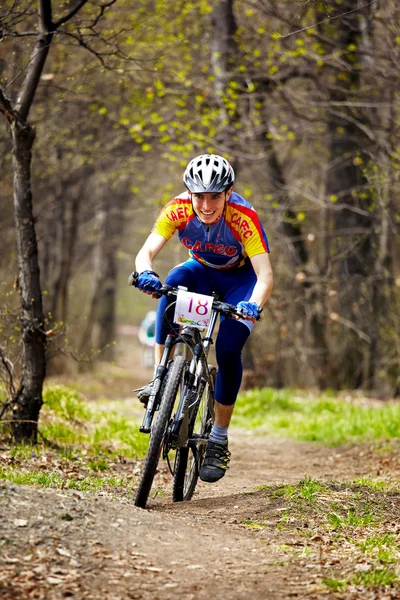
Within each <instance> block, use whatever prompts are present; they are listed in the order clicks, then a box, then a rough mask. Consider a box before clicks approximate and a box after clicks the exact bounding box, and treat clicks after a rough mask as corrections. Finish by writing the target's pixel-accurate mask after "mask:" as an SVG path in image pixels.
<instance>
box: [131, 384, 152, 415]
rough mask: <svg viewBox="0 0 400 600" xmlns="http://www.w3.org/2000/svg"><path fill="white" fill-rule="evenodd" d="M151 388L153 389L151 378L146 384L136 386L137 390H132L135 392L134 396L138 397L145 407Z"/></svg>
mask: <svg viewBox="0 0 400 600" xmlns="http://www.w3.org/2000/svg"><path fill="white" fill-rule="evenodd" d="M152 390H153V380H151V381H149V383H146V385H144V386H143V387H141V388H138V389H137V390H133V391H134V392H136V396H137V397H138V399H139V400H140V402H141V403H142V404H143V405H144V407H145V408H146V406H147V403H148V401H149V398H150V396H151V392H152Z"/></svg>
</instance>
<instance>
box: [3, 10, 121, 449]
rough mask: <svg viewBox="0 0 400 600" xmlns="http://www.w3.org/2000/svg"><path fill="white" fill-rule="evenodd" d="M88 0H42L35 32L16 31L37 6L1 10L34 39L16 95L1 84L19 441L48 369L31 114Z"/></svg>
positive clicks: (6, 24)
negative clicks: (56, 46)
mask: <svg viewBox="0 0 400 600" xmlns="http://www.w3.org/2000/svg"><path fill="white" fill-rule="evenodd" d="M87 1H88V0H78V1H77V2H75V3H74V4H73V6H72V7H71V8H69V9H68V10H67V12H65V13H64V14H63V15H62V16H60V17H59V18H58V19H54V17H53V6H52V1H51V0H39V2H38V7H37V22H38V25H37V28H35V27H33V30H31V31H26V30H24V31H23V32H21V31H19V30H18V25H19V23H20V22H24V18H26V19H27V23H28V25H30V23H31V18H32V16H33V8H31V9H30V10H28V9H26V14H25V13H21V14H20V15H16V14H15V13H13V10H14V7H12V8H11V9H9V10H7V9H3V10H2V14H1V17H2V29H3V35H5V36H7V35H9V36H13V37H18V36H19V35H26V36H28V38H29V39H33V40H34V43H33V47H32V50H31V53H30V58H29V62H28V64H27V66H26V69H25V70H24V71H23V72H22V73H19V74H18V79H22V83H21V85H20V88H19V91H18V93H17V95H16V98H15V99H12V98H11V97H9V96H8V95H7V94H6V93H5V91H4V90H3V89H0V111H1V112H2V113H3V114H4V116H5V118H6V119H7V122H8V125H9V131H10V136H11V140H12V154H13V173H14V218H15V229H16V236H17V247H18V266H19V275H18V282H19V290H20V295H21V308H22V318H21V322H22V341H23V357H22V378H21V382H20V385H19V388H18V390H17V391H16V393H15V395H14V398H13V402H12V430H13V435H14V438H15V439H16V440H31V441H36V438H37V425H38V418H39V412H40V409H41V406H42V402H43V401H42V389H43V382H44V378H45V374H46V332H45V330H44V314H43V303H42V290H41V282H40V269H39V260H38V245H37V237H36V227H35V216H34V211H33V202H32V191H31V161H32V148H33V144H34V140H35V130H34V128H33V127H32V125H31V124H30V121H29V115H30V111H31V108H32V105H33V103H34V100H35V95H36V92H37V89H38V86H39V82H40V78H41V75H42V73H43V70H44V67H45V63H46V59H47V57H48V53H49V50H50V47H51V44H52V42H53V39H54V36H55V34H56V32H57V31H58V30H60V28H61V27H62V26H63V25H64V24H66V23H67V22H69V21H70V20H71V19H72V18H73V17H74V16H75V15H76V14H77V13H78V12H79V11H80V10H81V9H82V7H83V6H84V5H85V4H86V3H87ZM111 3H112V2H111ZM109 5H110V3H108V4H107V5H103V6H101V8H100V10H101V11H103V10H104V8H105V6H109ZM16 79H17V78H16ZM12 83H13V82H12Z"/></svg>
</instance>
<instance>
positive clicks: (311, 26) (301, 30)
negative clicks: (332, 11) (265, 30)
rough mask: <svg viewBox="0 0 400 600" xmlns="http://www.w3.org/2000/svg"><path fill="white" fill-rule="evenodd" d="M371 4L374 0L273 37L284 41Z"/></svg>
mask: <svg viewBox="0 0 400 600" xmlns="http://www.w3.org/2000/svg"><path fill="white" fill-rule="evenodd" d="M372 4H375V0H371V2H367V4H363V5H362V6H359V7H357V8H353V9H352V10H348V11H347V12H344V13H342V14H340V15H336V17H331V16H329V17H328V18H327V19H322V21H318V22H317V23H314V24H313V25H308V26H307V27H302V28H301V29H296V30H295V31H291V32H290V33H285V34H282V33H276V34H275V35H276V36H279V37H280V38H282V39H285V38H288V37H290V36H292V35H296V33H302V32H303V31H307V30H308V29H315V28H316V27H318V26H319V25H323V24H324V23H328V22H330V21H335V20H337V19H342V18H343V17H346V16H347V15H350V14H352V13H355V12H360V11H361V10H362V9H363V8H368V6H371V5H372Z"/></svg>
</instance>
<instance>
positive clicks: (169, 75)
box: [0, 0, 400, 408]
mask: <svg viewBox="0 0 400 600" xmlns="http://www.w3.org/2000/svg"><path fill="white" fill-rule="evenodd" d="M46 11H47V12H46ZM46 14H47V15H49V17H48V18H47V21H46ZM38 15H39V16H38ZM65 15H68V20H65V19H64V16H65ZM55 24H56V25H57V27H55V26H54V25H55ZM38 44H39V46H38ZM40 44H41V46H40ZM50 45H51V47H50ZM49 48H50V51H49V52H48V55H47V56H46V60H45V62H44V61H43V64H42V65H41V68H37V69H36V71H35V73H36V82H35V85H34V86H33V88H32V87H31V88H30V89H31V92H32V93H31V96H30V97H29V98H28V100H26V101H25V104H24V98H25V99H26V98H27V96H26V95H25V96H24V94H26V93H27V88H29V85H31V86H32V77H33V75H32V73H33V68H34V64H35V61H37V57H38V56H39V57H40V56H43V53H44V52H47V51H48V50H49ZM399 61H400V6H399V5H398V3H397V2H396V1H395V0H381V1H379V2H378V1H368V0H365V1H362V0H334V1H329V2H328V1H326V2H325V1H321V0H315V1H314V0H306V1H303V0H302V1H295V0H293V1H286V0H279V1H278V0H258V1H257V2H256V1H252V0H247V1H243V0H222V1H219V0H210V1H205V0H199V1H197V2H182V1H181V0H163V1H158V0H141V1H135V2H127V1H126V0H116V1H115V0H111V1H110V2H106V3H105V2H100V1H95V2H89V1H86V0H81V1H80V2H77V3H74V2H70V1H68V0H67V1H66V2H64V3H58V2H54V3H53V5H52V3H51V2H50V0H41V1H40V2H39V3H37V2H29V1H24V0H21V1H19V2H18V1H11V0H6V1H5V3H3V4H2V7H1V9H0V91H1V96H0V110H1V112H2V113H3V117H4V118H1V119H0V178H1V185H0V207H1V211H0V214H1V218H0V275H1V284H0V352H1V354H0V358H1V363H2V371H3V378H4V379H5V380H6V381H7V383H8V385H9V388H10V393H11V395H13V394H14V398H15V397H16V396H18V390H17V388H18V386H21V383H20V380H19V377H20V374H21V371H22V382H23V378H24V374H23V365H24V361H25V359H26V344H27V337H29V335H28V334H30V333H29V332H32V331H33V329H35V328H37V330H38V331H39V334H40V335H41V336H42V337H43V340H42V342H41V343H42V345H43V347H45V352H46V362H47V367H46V368H47V373H49V372H66V371H67V372H73V371H74V370H77V369H83V368H89V367H90V364H91V363H93V361H95V360H97V359H101V360H110V361H112V360H118V348H119V344H120V336H119V331H121V328H122V327H123V326H124V325H127V324H136V325H137V324H139V323H140V321H141V320H142V318H143V317H144V315H145V313H146V311H147V310H149V309H152V308H154V301H152V300H151V299H149V298H147V297H146V296H144V295H143V294H139V293H138V292H136V291H135V290H132V288H128V286H127V278H128V275H129V273H130V272H131V271H132V270H133V268H134V257H135V254H136V252H137V251H138V249H139V248H140V246H141V245H142V243H143V241H144V240H145V238H146V237H147V235H148V233H149V230H150V228H151V226H152V224H153V222H154V220H155V218H156V216H157V214H158V212H159V210H160V209H161V207H162V205H163V204H165V203H166V202H167V201H168V200H169V199H170V198H171V197H173V196H174V195H175V194H178V193H181V192H182V191H183V186H182V172H183V169H184V167H185V165H186V163H187V162H188V161H189V160H190V159H191V158H192V157H194V156H196V155H197V154H200V153H203V152H216V153H219V154H223V155H224V156H226V157H227V158H228V159H229V160H231V161H232V163H233V165H234V167H235V170H236V172H237V184H236V185H235V189H236V191H237V192H238V193H240V194H242V195H243V196H244V197H246V198H247V199H248V200H250V201H251V202H252V203H253V205H254V206H255V208H256V209H257V211H258V212H259V214H260V216H261V220H262V222H263V224H264V227H265V230H266V232H267V235H268V237H269V241H270V245H271V262H272V265H273V268H274V273H275V289H274V292H273V294H272V296H271V298H270V301H269V302H268V306H267V307H266V309H265V311H264V318H263V321H262V322H261V323H260V324H259V325H258V326H257V331H256V332H255V334H254V336H252V339H251V343H250V344H249V346H248V349H247V351H246V355H245V357H244V359H245V367H246V369H247V372H248V374H249V376H248V379H247V382H248V384H249V385H250V384H251V385H259V386H263V385H271V386H275V387H283V386H291V387H317V388H321V389H322V388H333V389H343V388H350V389H355V388H363V389H364V391H368V390H374V392H375V393H376V392H378V393H379V394H381V395H382V397H393V396H395V395H397V394H399V392H400V371H399V362H400V331H399V322H400V305H399V300H400V244H399V228H400V186H399V173H400V145H399V135H398V134H399V127H400V122H399V116H400V111H399V109H400V105H399V93H400V92H399V89H400V85H399V84H400V70H399V66H400V62H399ZM35 73H34V75H35ZM30 76H31V80H30V81H28V79H29V77H30ZM32 90H33V91H32ZM21 98H22V101H20V100H21ZM29 103H30V104H29ZM28 104H29V109H27V106H28ZM24 108H25V110H24ZM0 117H1V115H0ZM18 122H19V123H22V124H23V127H25V130H24V131H27V129H26V127H28V128H30V129H29V131H32V132H34V133H35V139H34V141H32V144H33V145H32V163H31V173H30V174H28V175H29V177H28V179H29V186H28V187H27V188H25V189H26V190H28V191H26V193H25V195H24V194H22V196H23V198H25V199H26V198H27V197H28V196H29V193H30V191H31V193H32V214H33V218H32V219H31V221H32V228H31V232H32V231H33V230H34V232H35V235H36V243H37V249H38V265H39V267H40V278H38V281H39V282H40V287H37V286H36V288H35V291H34V299H35V306H39V305H40V302H41V303H42V308H43V311H42V314H43V319H42V318H41V317H40V311H39V313H38V315H39V316H36V317H35V320H34V321H32V322H34V323H35V324H34V325H32V322H31V324H30V325H29V323H28V321H27V319H26V318H24V316H23V315H22V316H21V297H22V307H23V314H24V310H26V304H27V298H29V294H28V292H27V291H26V289H25V288H24V281H27V280H29V278H30V273H35V272H36V271H35V268H32V265H30V262H29V260H28V258H27V254H26V255H24V252H23V251H22V250H21V246H18V244H16V235H17V238H18V231H19V230H20V229H21V227H23V223H24V222H26V221H27V220H28V221H29V218H25V221H24V218H22V220H20V218H19V217H20V215H19V213H18V210H16V206H21V202H19V204H18V202H16V197H17V196H18V190H19V187H18V181H19V180H18V177H17V178H16V167H17V166H18V152H19V150H18V144H17V145H16V142H15V139H16V138H15V136H14V137H13V131H14V129H13V127H14V124H15V123H18ZM23 127H22V129H23ZM10 133H11V135H10ZM32 135H33V133H32ZM13 156H14V162H13ZM15 157H17V159H16V158H15ZM28 162H29V161H28ZM26 175H27V173H26V172H25V176H26ZM13 178H14V179H13ZM13 188H14V189H13ZM13 197H14V205H13ZM18 215H19V216H18ZM30 247H31V246H30ZM18 248H19V250H18ZM185 255H186V251H185V249H183V248H182V247H180V245H179V243H178V240H172V241H171V242H170V243H169V244H168V245H167V247H166V248H165V249H164V251H163V253H162V254H161V256H160V257H159V258H158V259H157V262H156V267H157V271H158V272H160V274H161V275H162V277H165V275H166V274H167V272H168V270H169V269H170V268H171V267H172V266H173V265H174V264H176V263H177V262H179V261H181V260H184V258H185ZM24 256H25V258H26V260H25V259H24ZM27 289H28V288H27ZM21 290H22V291H21ZM24 294H25V296H24ZM26 294H28V295H26ZM24 298H25V300H24ZM34 299H33V298H32V303H33V300H34ZM38 303H39V304H38ZM28 343H29V340H28ZM24 348H25V349H24ZM33 354H35V353H33ZM21 367H22V369H21ZM41 369H42V370H41V373H42V375H43V376H44V373H45V372H46V370H45V368H44V367H43V368H41ZM11 375H12V378H11ZM25 378H26V373H25ZM33 379H34V377H33ZM25 389H26V386H25ZM19 391H21V387H19ZM28 402H29V398H28ZM39 408H40V407H39Z"/></svg>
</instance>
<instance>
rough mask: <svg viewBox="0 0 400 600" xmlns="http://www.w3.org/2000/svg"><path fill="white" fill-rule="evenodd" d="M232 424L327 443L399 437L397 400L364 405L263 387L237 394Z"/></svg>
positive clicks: (334, 444) (399, 410)
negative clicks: (302, 395) (377, 404)
mask: <svg viewBox="0 0 400 600" xmlns="http://www.w3.org/2000/svg"><path fill="white" fill-rule="evenodd" d="M232 424H234V425H236V426H239V427H247V428H263V429H264V430H265V429H266V430H267V431H268V432H269V433H276V434H280V435H285V436H289V437H294V438H296V439H298V440H304V441H318V442H322V443H324V444H327V445H330V446H337V445H340V444H344V443H348V442H355V441H377V440H391V439H398V438H399V437H400V403H397V402H387V403H383V404H382V405H379V406H368V405H364V404H360V403H359V402H357V401H355V400H354V401H347V400H343V399H340V398H332V397H331V396H329V395H328V396H322V397H299V396H295V395H294V394H292V393H290V392H289V391H285V390H274V389H271V388H264V389H262V390H252V391H248V392H245V393H243V394H241V395H240V396H239V398H238V401H237V404H236V407H235V412H234V416H233V420H232Z"/></svg>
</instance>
